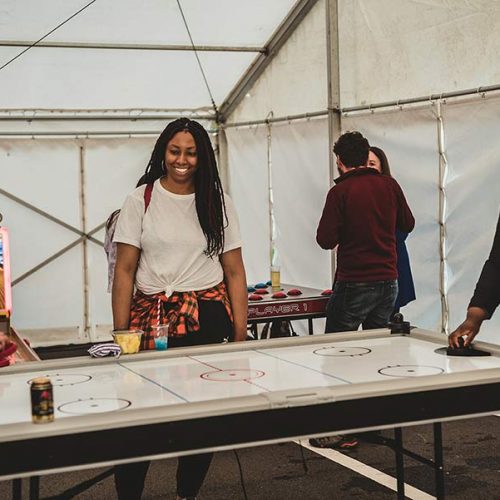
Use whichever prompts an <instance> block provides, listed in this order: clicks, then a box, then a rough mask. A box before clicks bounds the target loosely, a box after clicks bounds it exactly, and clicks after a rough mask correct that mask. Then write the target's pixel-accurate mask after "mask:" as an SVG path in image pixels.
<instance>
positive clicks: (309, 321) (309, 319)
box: [307, 318, 314, 335]
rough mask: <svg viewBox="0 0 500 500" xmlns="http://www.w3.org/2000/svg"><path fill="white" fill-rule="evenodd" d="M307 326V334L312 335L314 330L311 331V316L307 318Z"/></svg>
mask: <svg viewBox="0 0 500 500" xmlns="http://www.w3.org/2000/svg"><path fill="white" fill-rule="evenodd" d="M307 327H308V330H309V335H313V334H314V331H313V320H312V318H307Z"/></svg>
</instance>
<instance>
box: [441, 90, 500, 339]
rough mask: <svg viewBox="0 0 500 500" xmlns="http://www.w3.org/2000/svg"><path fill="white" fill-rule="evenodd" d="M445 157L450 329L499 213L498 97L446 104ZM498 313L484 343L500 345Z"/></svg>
mask: <svg viewBox="0 0 500 500" xmlns="http://www.w3.org/2000/svg"><path fill="white" fill-rule="evenodd" d="M442 113H443V118H444V127H445V143H446V158H447V160H448V165H449V167H448V176H447V182H446V188H445V191H446V197H447V214H448V215H447V218H446V239H447V245H446V249H447V263H448V266H447V271H448V297H449V307H450V326H451V327H452V328H453V327H454V326H456V325H458V324H459V323H461V322H462V321H463V319H464V318H465V311H466V308H467V305H468V303H469V300H470V298H471V296H472V293H473V290H474V285H475V283H476V282H477V279H478V278H479V275H480V273H481V269H482V266H483V264H484V261H485V260H486V259H487V258H488V255H489V252H490V249H491V245H492V243H493V235H494V232H495V227H496V222H497V220H498V212H499V210H500V166H499V158H500V145H499V143H498V137H499V135H500V97H493V96H490V97H488V96H486V97H485V98H483V99H481V98H475V99H473V100H472V101H470V102H462V103H453V104H452V103H449V104H446V105H444V106H443V111H442ZM499 330H500V315H499V314H498V311H497V314H496V315H495V316H493V318H492V319H491V320H490V321H486V322H484V323H483V326H482V328H481V339H482V340H486V341H489V342H493V343H500V337H499V336H498V332H499Z"/></svg>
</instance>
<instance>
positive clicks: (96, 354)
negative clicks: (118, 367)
mask: <svg viewBox="0 0 500 500" xmlns="http://www.w3.org/2000/svg"><path fill="white" fill-rule="evenodd" d="M87 352H88V353H89V354H90V355H91V356H92V357H93V358H103V357H105V356H116V357H117V358H118V357H120V354H121V352H122V351H121V349H120V346H119V345H117V344H115V343H113V342H109V343H106V344H96V345H93V346H92V347H91V348H90V349H89V350H88V351H87Z"/></svg>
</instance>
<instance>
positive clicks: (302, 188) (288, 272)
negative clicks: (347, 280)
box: [226, 118, 331, 333]
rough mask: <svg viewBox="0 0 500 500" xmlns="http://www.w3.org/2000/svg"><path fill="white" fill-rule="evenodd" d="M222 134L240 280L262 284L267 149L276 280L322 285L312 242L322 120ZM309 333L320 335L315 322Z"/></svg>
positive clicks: (327, 273)
mask: <svg viewBox="0 0 500 500" xmlns="http://www.w3.org/2000/svg"><path fill="white" fill-rule="evenodd" d="M226 134H227V140H228V141H227V142H228V150H229V164H230V165H232V166H233V168H232V169H231V170H230V188H231V195H232V197H233V199H234V200H235V204H236V208H237V210H238V214H239V218H240V225H241V232H242V238H243V242H244V246H243V255H244V260H245V267H246V271H247V278H248V282H249V283H256V282H260V281H267V280H268V279H270V230H269V224H270V222H269V193H268V186H269V181H268V172H269V170H268V168H269V165H268V163H269V162H268V153H269V152H270V156H271V162H270V163H271V167H270V168H271V172H272V187H273V200H274V220H275V227H276V229H277V238H276V247H277V250H278V255H279V264H280V267H281V281H282V282H283V283H292V284H293V283H297V284H300V285H302V286H310V287H316V288H322V289H324V288H329V287H330V286H331V259H330V253H329V252H325V251H323V250H321V249H320V248H319V246H318V245H317V244H316V242H315V238H316V225H317V221H318V220H319V218H320V216H321V211H322V208H323V203H324V200H325V198H326V193H327V191H328V177H329V173H328V127H327V126H326V119H325V118H323V119H310V120H304V121H296V122H293V123H283V124H273V125H271V126H270V127H269V126H266V125H261V126H258V127H251V128H250V127H235V128H229V129H227V131H226ZM268 139H270V141H269V140H268ZM315 328H316V330H317V331H322V329H321V327H320V326H319V322H317V323H316V324H315ZM298 330H299V333H304V332H305V331H306V326H305V325H300V326H299V327H298Z"/></svg>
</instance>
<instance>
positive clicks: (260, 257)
mask: <svg viewBox="0 0 500 500" xmlns="http://www.w3.org/2000/svg"><path fill="white" fill-rule="evenodd" d="M226 137H227V147H228V164H229V165H231V166H232V168H231V170H230V171H229V192H230V193H231V197H232V199H233V201H234V204H235V206H236V211H237V212H238V218H239V221H240V230H241V236H242V240H243V259H244V262H245V270H246V273H247V281H248V283H257V282H260V281H262V280H265V281H267V280H268V279H269V278H268V276H269V262H270V244H269V241H270V240H269V194H268V193H269V191H268V169H267V164H268V156H267V155H268V148H267V128H266V127H251V128H249V127H241V128H230V129H227V130H226Z"/></svg>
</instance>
